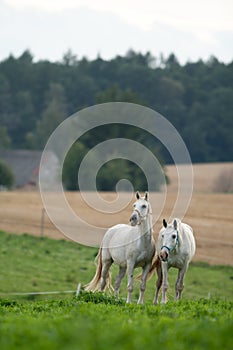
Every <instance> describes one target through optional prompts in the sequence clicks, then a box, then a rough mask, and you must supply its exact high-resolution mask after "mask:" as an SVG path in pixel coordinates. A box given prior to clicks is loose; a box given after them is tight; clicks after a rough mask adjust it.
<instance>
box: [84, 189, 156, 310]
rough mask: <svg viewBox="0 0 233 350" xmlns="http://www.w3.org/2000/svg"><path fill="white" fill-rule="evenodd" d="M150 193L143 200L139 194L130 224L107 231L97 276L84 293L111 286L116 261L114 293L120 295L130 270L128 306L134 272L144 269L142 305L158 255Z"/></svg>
mask: <svg viewBox="0 0 233 350" xmlns="http://www.w3.org/2000/svg"><path fill="white" fill-rule="evenodd" d="M148 197H149V195H148V192H145V197H141V196H140V194H139V192H136V199H137V200H136V202H135V203H134V209H133V213H132V215H131V217H130V223H131V226H130V225H125V224H119V225H116V226H113V227H111V228H109V229H108V230H107V232H106V233H105V235H104V238H103V241H102V244H101V247H100V249H99V253H98V255H97V259H98V264H97V268H96V273H95V276H94V277H93V279H92V281H91V282H90V283H89V284H88V285H86V288H85V290H91V291H96V290H101V291H104V290H105V287H106V286H108V287H109V285H110V278H109V269H110V267H111V265H112V263H113V262H115V263H116V264H117V265H119V274H118V276H117V278H116V281H115V286H114V294H115V296H118V293H119V289H120V284H121V281H122V279H123V277H124V276H125V273H126V271H127V275H128V285H127V289H128V296H127V301H126V302H127V303H130V302H131V294H132V292H133V273H134V269H135V268H136V267H142V278H141V284H140V295H139V299H138V304H142V303H143V296H144V292H145V289H146V280H147V275H148V272H149V270H150V267H151V263H152V259H153V257H154V254H155V242H154V238H153V231H152V220H151V214H152V213H151V206H150V203H149V198H148Z"/></svg>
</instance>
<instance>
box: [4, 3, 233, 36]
mask: <svg viewBox="0 0 233 350" xmlns="http://www.w3.org/2000/svg"><path fill="white" fill-rule="evenodd" d="M5 2H6V3H8V4H10V5H11V6H14V7H16V8H33V9H37V10H44V11H50V12H54V11H62V10H65V9H71V8H74V9H75V8H76V9H77V8H80V7H84V8H88V9H91V10H95V11H102V12H110V13H112V14H115V15H117V16H119V17H120V18H122V19H124V21H126V22H127V23H129V24H134V25H135V26H138V27H139V28H141V29H144V30H148V29H150V28H151V26H152V25H153V23H155V22H160V23H163V24H167V25H173V26H176V27H178V28H180V29H185V28H186V29H187V28H189V29H191V30H194V29H195V30H197V31H198V30H201V29H209V30H215V31H218V30H220V29H221V30H230V29H231V30H233V21H232V16H233V1H232V0H205V1H203V0H192V1H188V0H176V1H174V0H162V1H159V2H158V1H154V0H143V1H142V0H111V1H110V0H96V1H95V0H40V1H35V0H5Z"/></svg>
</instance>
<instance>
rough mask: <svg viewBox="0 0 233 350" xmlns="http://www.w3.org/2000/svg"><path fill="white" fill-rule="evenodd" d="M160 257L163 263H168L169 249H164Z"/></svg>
mask: <svg viewBox="0 0 233 350" xmlns="http://www.w3.org/2000/svg"><path fill="white" fill-rule="evenodd" d="M159 257H160V259H161V260H162V261H163V262H166V261H167V259H168V252H167V249H162V250H161V251H160V254H159Z"/></svg>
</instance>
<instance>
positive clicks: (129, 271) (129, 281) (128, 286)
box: [126, 261, 134, 304]
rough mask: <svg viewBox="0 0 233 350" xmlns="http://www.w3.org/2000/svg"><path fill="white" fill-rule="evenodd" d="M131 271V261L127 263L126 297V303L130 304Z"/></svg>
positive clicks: (131, 290) (132, 266) (132, 267)
mask: <svg viewBox="0 0 233 350" xmlns="http://www.w3.org/2000/svg"><path fill="white" fill-rule="evenodd" d="M133 271H134V264H133V263H132V262H131V261H128V262H127V273H128V285H127V289H128V295H127V300H126V303H127V304H130V303H131V294H132V292H133Z"/></svg>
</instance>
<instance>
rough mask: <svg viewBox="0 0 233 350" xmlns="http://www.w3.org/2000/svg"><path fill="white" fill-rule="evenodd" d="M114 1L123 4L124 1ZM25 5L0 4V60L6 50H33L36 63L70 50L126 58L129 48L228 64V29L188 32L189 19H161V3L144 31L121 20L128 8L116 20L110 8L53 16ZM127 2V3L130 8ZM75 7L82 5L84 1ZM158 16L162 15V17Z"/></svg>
mask: <svg viewBox="0 0 233 350" xmlns="http://www.w3.org/2000/svg"><path fill="white" fill-rule="evenodd" d="M118 1H119V6H121V3H122V0H118ZM29 2H30V3H32V2H31V1H29V0H19V1H17V4H18V5H19V4H21V7H20V6H17V7H12V6H13V3H15V4H16V1H15V0H8V3H9V4H11V6H9V5H6V4H5V5H4V4H3V3H1V2H0V26H1V27H0V42H1V53H0V55H1V56H0V59H3V58H6V57H7V56H8V55H9V53H10V52H11V53H13V54H14V55H16V56H17V55H20V54H21V53H22V52H23V51H24V50H25V49H27V48H28V49H30V50H31V51H32V53H33V54H34V55H35V58H36V59H49V60H53V61H55V60H61V58H62V55H63V54H64V53H65V52H66V51H67V50H68V49H71V50H72V51H73V52H74V53H75V54H77V56H78V57H79V58H80V57H82V56H87V57H89V58H90V59H93V58H95V57H96V56H97V54H100V55H101V56H102V57H103V58H105V59H109V58H112V57H114V56H116V55H117V54H120V55H124V54H125V53H126V51H127V50H128V49H130V48H132V49H134V50H136V51H141V52H146V51H150V52H151V53H152V54H154V55H155V56H159V54H160V53H163V54H165V55H168V54H170V53H171V52H173V53H175V54H176V55H177V57H178V59H179V60H180V61H181V63H184V62H186V61H187V60H188V59H189V60H192V61H193V60H197V59H199V58H203V59H207V58H208V57H209V56H210V55H215V56H216V57H218V58H219V59H220V60H223V61H227V62H229V61H230V60H232V53H231V52H230V47H232V46H231V45H230V43H231V42H232V32H231V31H229V30H223V29H221V28H220V29H219V30H218V31H217V32H215V31H213V30H209V29H208V28H207V27H206V28H202V27H201V26H199V27H198V30H194V29H195V28H194V27H193V29H192V26H194V24H192V23H194V21H193V22H192V23H190V24H189V26H190V28H187V27H186V25H188V24H187V23H188V19H187V18H185V17H184V19H183V22H179V21H178V20H177V18H173V19H172V18H171V11H170V10H169V11H167V13H166V16H165V7H163V6H162V5H160V7H159V14H160V16H158V20H157V21H153V22H150V21H149V23H150V25H149V26H148V27H145V28H143V29H142V28H141V26H139V25H137V24H134V23H130V21H126V20H125V19H124V16H126V15H127V13H129V12H130V8H127V10H126V12H125V13H124V16H123V15H122V14H121V16H120V15H118V14H116V12H114V11H113V10H112V11H110V10H109V12H107V11H102V10H100V9H99V10H98V11H97V10H95V9H94V10H93V9H90V8H88V7H80V6H79V7H77V8H72V9H70V8H68V9H63V10H62V11H61V10H57V11H55V12H54V10H46V11H45V10H43V11H42V10H40V11H39V10H38V9H35V8H32V7H30V6H29V5H28V4H29ZM47 2H48V3H50V6H51V4H52V2H51V1H49V0H46V2H44V0H41V1H40V2H33V3H34V4H40V6H44V4H45V3H47ZM55 2H56V3H57V4H58V5H59V6H61V5H64V3H63V1H61V0H60V1H54V2H53V3H55ZM67 2H68V4H69V5H72V3H73V2H72V1H71V0H67ZM129 2H130V1H126V4H128V5H127V6H128V7H129ZM147 2H148V0H145V4H146V3H147ZM198 2H199V0H198ZM207 2H208V1H207ZM75 3H76V4H77V3H79V5H81V4H82V1H75ZM85 3H86V4H87V6H89V5H90V1H89V0H88V1H85ZM105 3H106V2H105V1H104V0H102V1H100V4H102V6H104V4H105ZM108 3H110V2H108ZM111 3H112V2H111ZM113 3H115V1H113ZM131 3H132V2H131ZM140 3H141V2H140ZM135 4H138V2H137V1H136V2H135ZM178 4H180V5H181V4H182V1H178ZM135 8H138V10H137V11H139V7H137V6H136V5H135ZM113 9H114V7H113ZM137 11H135V12H136V13H137ZM146 11H147V10H145V12H146ZM162 14H164V16H165V17H164V19H163V17H162ZM143 16H145V14H144V15H143ZM180 16H181V15H180ZM126 17H127V16H126ZM143 18H146V17H143ZM203 18H204V17H203ZM203 18H201V16H200V18H199V22H198V21H197V23H200V22H202V21H203ZM169 19H170V20H169ZM176 21H178V22H177V23H176ZM178 23H179V25H178ZM181 23H182V25H181ZM185 23H186V24H185Z"/></svg>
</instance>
